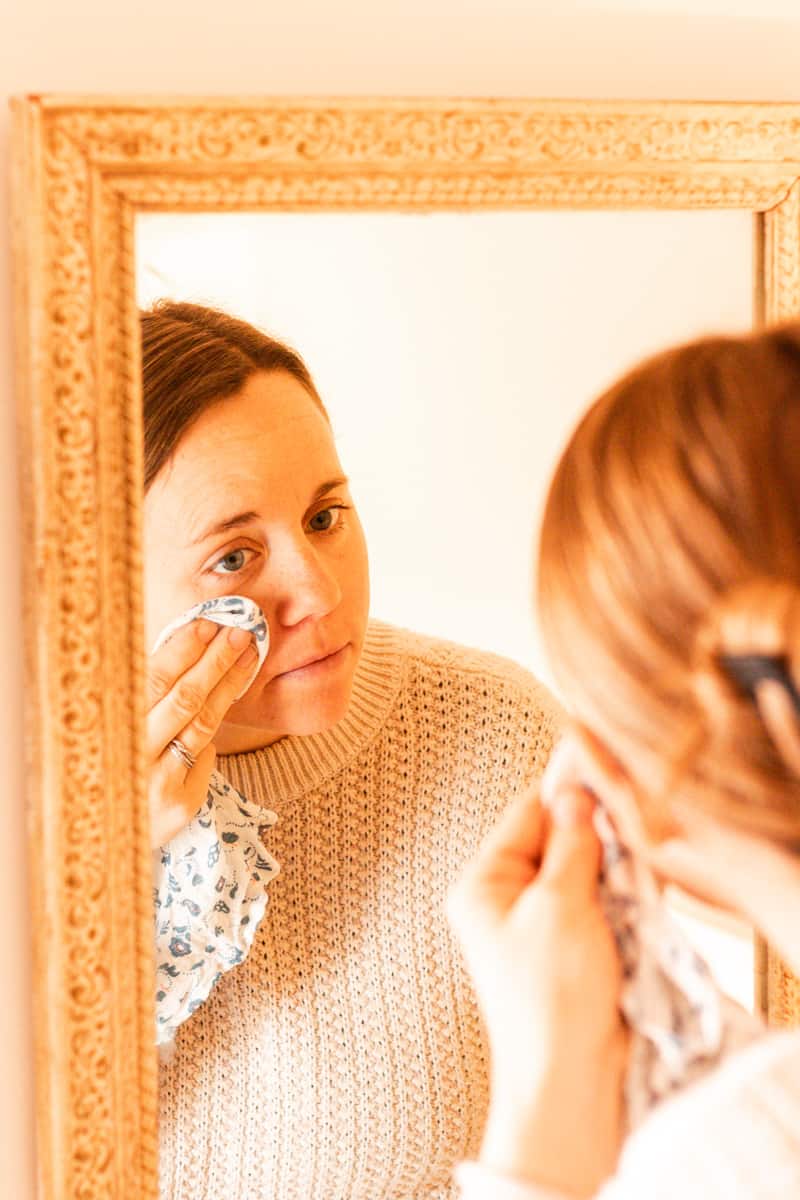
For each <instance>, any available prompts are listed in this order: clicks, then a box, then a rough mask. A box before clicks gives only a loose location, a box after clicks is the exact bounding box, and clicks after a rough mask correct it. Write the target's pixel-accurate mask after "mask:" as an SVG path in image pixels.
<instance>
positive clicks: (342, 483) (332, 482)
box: [310, 475, 350, 504]
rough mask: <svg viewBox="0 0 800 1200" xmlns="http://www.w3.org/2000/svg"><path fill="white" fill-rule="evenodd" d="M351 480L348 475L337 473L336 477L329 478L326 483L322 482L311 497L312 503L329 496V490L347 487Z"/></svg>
mask: <svg viewBox="0 0 800 1200" xmlns="http://www.w3.org/2000/svg"><path fill="white" fill-rule="evenodd" d="M349 482H350V480H349V479H348V478H347V476H346V475H337V476H336V478H335V479H329V480H328V481H327V482H326V483H321V484H320V485H319V487H318V488H317V490H316V491H315V492H314V495H313V496H312V497H311V500H310V504H316V502H317V500H321V499H322V497H323V496H327V494H328V492H332V491H334V490H335V489H336V488H340V487H347V485H348V484H349Z"/></svg>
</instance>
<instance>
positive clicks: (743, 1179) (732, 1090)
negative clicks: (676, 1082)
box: [456, 1031, 800, 1200]
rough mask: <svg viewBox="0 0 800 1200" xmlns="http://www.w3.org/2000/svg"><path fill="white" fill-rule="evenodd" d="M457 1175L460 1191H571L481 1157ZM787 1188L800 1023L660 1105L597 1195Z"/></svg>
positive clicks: (500, 1198) (794, 1141)
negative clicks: (535, 1182) (510, 1172)
mask: <svg viewBox="0 0 800 1200" xmlns="http://www.w3.org/2000/svg"><path fill="white" fill-rule="evenodd" d="M578 1152H579V1148H576V1153H578ZM456 1180H457V1182H458V1183H459V1185H460V1188H461V1190H460V1197H461V1200H567V1197H566V1195H562V1194H561V1193H558V1192H553V1191H552V1190H549V1189H547V1188H539V1187H536V1186H532V1185H528V1184H525V1183H523V1182H521V1181H518V1180H513V1179H509V1178H507V1177H504V1176H501V1175H498V1174H496V1173H495V1172H493V1171H488V1170H486V1169H485V1168H482V1167H480V1166H478V1165H477V1164H475V1163H464V1164H462V1165H461V1166H460V1167H459V1168H458V1169H457V1171H456ZM790 1197H791V1198H792V1200H794V1198H795V1197H800V1032H796V1031H792V1032H783V1031H781V1032H773V1033H770V1034H768V1035H767V1036H765V1037H764V1038H762V1039H761V1040H760V1041H758V1042H756V1043H754V1044H753V1045H751V1046H749V1047H748V1048H747V1049H745V1050H742V1051H740V1052H739V1053H738V1054H736V1055H734V1056H732V1057H731V1058H729V1059H728V1060H727V1061H726V1062H725V1063H724V1064H723V1065H722V1066H721V1067H719V1068H718V1069H717V1070H716V1071H714V1072H713V1073H712V1074H710V1075H708V1076H707V1077H706V1078H705V1079H704V1080H703V1081H702V1082H700V1083H697V1084H694V1085H693V1086H692V1087H690V1088H687V1090H686V1091H685V1092H683V1093H682V1094H680V1095H679V1096H676V1097H674V1098H673V1099H671V1100H667V1101H665V1102H664V1103H663V1104H662V1105H661V1106H659V1107H658V1108H657V1109H655V1111H654V1112H653V1113H652V1115H651V1116H650V1118H649V1119H648V1120H647V1121H645V1122H644V1124H643V1125H641V1126H640V1127H639V1129H638V1130H637V1131H636V1132H635V1133H634V1134H632V1135H631V1137H630V1138H629V1139H628V1141H627V1142H626V1143H625V1147H624V1149H623V1153H622V1156H621V1158H620V1161H619V1166H618V1169H617V1173H616V1174H615V1175H614V1177H613V1178H612V1179H610V1180H609V1181H608V1183H606V1185H605V1186H604V1187H603V1188H601V1190H600V1191H599V1192H598V1193H597V1197H596V1200H790Z"/></svg>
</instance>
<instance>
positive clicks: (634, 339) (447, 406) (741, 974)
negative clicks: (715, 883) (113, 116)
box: [136, 211, 753, 1007]
mask: <svg viewBox="0 0 800 1200" xmlns="http://www.w3.org/2000/svg"><path fill="white" fill-rule="evenodd" d="M751 222H752V218H751V216H750V214H749V213H746V212H714V211H709V212H703V211H696V212H664V211H660V212H641V211H637V212H631V213H623V212H588V211H587V212H569V213H565V212H495V213H492V212H480V213H431V214H417V213H415V214H410V213H409V214H403V213H397V212H392V213H390V214H382V213H280V212H276V213H222V214H193V215H186V214H180V215H178V214H170V213H149V214H144V215H140V216H139V217H138V218H137V228H136V237H137V241H136V248H137V288H138V299H139V302H140V304H141V305H142V306H147V305H149V304H150V303H152V302H153V301H154V300H156V299H158V298H160V297H169V298H172V299H180V300H190V301H194V302H198V303H204V304H211V305H214V306H216V307H219V308H222V309H224V310H226V311H228V312H230V313H232V314H234V315H236V316H240V317H243V318H245V319H246V320H248V321H250V322H252V323H253V324H255V325H257V326H259V327H260V328H262V329H264V330H266V331H267V332H269V333H271V334H274V335H276V336H277V337H279V338H282V339H284V340H286V341H288V342H289V343H290V344H291V345H293V346H294V347H295V348H296V349H297V350H299V352H300V353H301V355H302V356H303V358H304V359H305V361H306V363H307V364H308V366H309V368H310V370H311V373H312V375H313V376H314V378H315V381H316V383H317V386H318V389H319V391H320V394H321V395H322V398H323V400H324V402H325V404H326V406H327V408H328V411H329V413H330V416H331V419H332V422H333V426H334V430H335V433H336V437H337V442H338V446H339V452H340V457H341V459H342V462H343V464H344V467H345V470H346V471H347V472H348V474H349V475H350V478H351V481H352V488H353V493H354V497H355V500H356V503H357V504H358V506H359V509H360V513H361V517H362V520H363V523H364V526H365V530H366V534H367V541H368V545H369V551H370V561H371V574H372V595H373V601H372V612H373V615H375V616H377V617H379V618H381V619H383V620H386V621H389V622H392V623H394V624H398V625H401V626H405V627H410V628H414V629H417V630H419V631H422V632H426V633H432V634H435V635H438V636H441V637H445V638H448V639H451V640H453V641H457V642H462V643H465V644H467V645H473V646H478V647H481V648H483V649H488V650H492V651H495V652H497V653H500V654H504V655H507V656H510V657H512V658H514V659H516V660H518V661H519V662H521V663H523V664H524V665H525V666H527V667H529V668H530V669H532V670H533V671H534V673H536V674H538V675H539V676H540V677H542V678H544V680H545V681H548V675H547V667H546V663H544V661H543V659H542V655H541V652H540V649H539V647H538V644H537V640H536V635H535V627H534V623H533V622H532V619H531V613H530V591H531V586H530V564H531V558H532V554H531V544H532V531H533V529H534V527H535V525H536V523H537V520H538V516H539V513H540V510H541V506H542V503H543V500H544V495H545V491H546V487H547V483H548V480H549V477H550V474H551V472H552V469H553V467H554V465H555V461H556V459H557V456H558V453H559V449H560V447H561V445H562V444H563V442H564V440H565V438H566V437H567V435H568V433H569V431H570V429H571V427H572V426H573V425H574V423H575V422H576V420H577V419H578V417H579V416H580V414H581V413H582V411H583V410H584V408H585V407H586V405H587V404H588V403H589V401H590V400H591V399H592V398H594V397H595V396H596V395H597V394H598V392H599V391H600V390H601V389H602V388H603V387H604V386H605V385H606V384H608V383H609V382H611V381H612V380H613V379H614V378H615V377H616V375H617V374H618V373H619V372H621V371H622V370H623V369H625V368H626V367H628V366H629V365H631V364H632V363H633V362H634V361H635V360H636V359H637V358H638V357H640V356H642V355H644V354H646V353H648V352H651V351H654V350H657V349H660V348H662V347H663V346H665V345H667V344H668V343H670V342H674V341H677V340H680V339H684V338H688V337H691V336H694V335H697V334H700V333H703V332H709V331H714V330H720V329H745V328H747V327H748V326H749V325H751V323H752V308H753V299H752V297H753V279H752V275H753V268H752V257H753V256H752V249H751V246H752V225H751ZM676 911H677V912H678V915H679V918H680V919H681V920H682V921H683V922H684V923H685V924H686V925H687V927H688V928H689V930H690V932H691V933H692V934H693V936H695V937H696V939H697V941H698V944H699V946H700V948H701V949H702V951H703V952H704V953H705V954H706V956H707V957H708V958H709V959H710V961H711V965H712V968H713V969H714V970H715V972H716V973H717V975H718V978H719V980H720V982H721V984H722V986H723V987H724V988H725V989H726V990H728V991H729V992H731V993H732V994H733V995H734V996H735V997H736V998H737V999H738V1000H739V1001H740V1003H742V1004H744V1005H745V1006H747V1007H752V1002H753V1000H752V996H753V982H752V980H753V954H752V939H751V936H750V931H749V930H748V929H746V928H743V927H741V926H740V925H739V924H738V923H733V922H732V923H731V924H730V926H728V925H720V923H719V922H716V923H714V922H712V923H709V922H708V921H707V920H705V919H704V918H705V917H706V916H707V914H705V913H703V912H702V911H700V910H699V909H698V908H697V907H695V906H693V905H690V904H687V903H686V902H685V901H681V900H680V899H679V900H677V901H676Z"/></svg>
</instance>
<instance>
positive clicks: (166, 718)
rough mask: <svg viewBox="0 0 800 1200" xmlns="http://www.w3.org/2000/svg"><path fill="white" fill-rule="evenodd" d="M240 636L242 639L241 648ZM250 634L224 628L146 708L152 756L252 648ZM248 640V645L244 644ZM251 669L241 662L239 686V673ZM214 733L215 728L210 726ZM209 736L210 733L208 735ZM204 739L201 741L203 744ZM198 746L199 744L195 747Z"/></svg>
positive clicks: (240, 682)
mask: <svg viewBox="0 0 800 1200" xmlns="http://www.w3.org/2000/svg"><path fill="white" fill-rule="evenodd" d="M242 639H244V646H245V648H244V649H243V645H242ZM252 640H253V639H252V635H251V634H249V633H248V632H247V631H246V630H243V629H236V628H233V629H226V630H224V632H223V633H222V635H221V636H220V637H215V638H214V640H213V641H212V642H211V644H210V645H209V646H208V647H207V648H206V652H205V654H204V655H203V656H202V658H200V659H199V660H198V662H196V663H195V664H194V665H193V666H191V667H190V668H189V670H188V671H185V672H184V674H183V675H181V676H180V677H179V679H177V680H176V682H175V684H174V685H173V687H172V688H171V689H170V691H169V692H168V693H167V694H166V695H165V696H164V697H163V698H162V699H161V700H159V701H158V703H157V704H156V705H155V706H154V707H153V708H151V709H150V712H149V713H148V714H147V738H148V748H149V751H150V754H151V756H152V758H154V759H155V758H157V757H158V756H159V755H160V754H161V753H162V752H163V750H164V747H165V746H166V745H167V744H168V743H169V742H170V741H171V740H172V739H173V738H174V737H177V736H178V735H179V734H180V732H181V730H183V729H186V728H187V727H188V726H189V725H191V724H192V722H193V721H195V720H196V719H197V717H198V716H199V714H201V713H203V711H204V708H205V706H206V704H207V702H208V698H209V696H210V694H211V693H212V692H213V690H214V688H215V687H216V686H217V684H218V683H219V682H220V680H221V679H222V678H223V677H224V676H225V675H226V674H227V673H228V672H229V671H230V670H231V669H232V668H233V666H234V663H237V660H239V659H240V658H241V657H242V656H243V654H244V653H246V652H247V650H249V649H251V647H252ZM248 642H249V643H250V645H248V644H247V643H248ZM243 671H252V661H251V662H250V664H249V666H247V667H245V666H244V664H242V666H241V667H240V670H239V671H238V672H237V674H236V681H237V683H238V685H239V687H240V689H241V688H242V687H243V686H244V683H245V682H246V679H244V680H243V679H242V674H241V672H243ZM201 725H202V726H203V727H208V728H210V714H206V715H204V717H203V720H202V721H201ZM214 732H216V729H214ZM211 736H213V734H212V735H211ZM208 740H210V738H209V739H207V740H206V742H204V743H203V744H204V745H205V744H207V741H208ZM198 748H201V747H198Z"/></svg>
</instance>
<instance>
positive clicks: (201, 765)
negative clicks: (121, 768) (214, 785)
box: [150, 744, 217, 847]
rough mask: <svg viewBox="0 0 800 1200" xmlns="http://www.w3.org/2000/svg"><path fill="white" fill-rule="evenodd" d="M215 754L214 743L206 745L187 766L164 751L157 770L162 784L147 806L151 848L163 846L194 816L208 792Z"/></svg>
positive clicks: (168, 751) (170, 753) (169, 752)
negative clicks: (188, 766)
mask: <svg viewBox="0 0 800 1200" xmlns="http://www.w3.org/2000/svg"><path fill="white" fill-rule="evenodd" d="M216 757H217V755H216V750H215V748H214V746H213V744H211V745H208V746H206V748H205V750H203V751H201V752H200V754H199V755H198V756H197V761H196V763H195V764H194V766H193V767H191V768H187V766H186V764H185V763H183V762H181V760H180V759H179V758H177V757H176V756H175V755H174V754H172V752H171V751H170V750H169V749H167V750H166V751H165V752H164V755H163V756H162V760H161V761H160V762H159V763H158V770H159V773H160V774H161V775H162V777H163V781H164V784H165V787H163V788H159V789H158V793H157V799H155V800H153V801H152V802H151V806H150V837H151V845H152V846H153V847H157V846H164V845H166V843H167V842H168V841H170V839H171V838H173V837H174V836H175V834H176V833H179V832H180V830H181V829H183V828H184V827H185V826H186V825H188V824H189V822H190V821H191V820H193V818H194V817H196V816H197V813H198V812H199V811H200V808H201V807H202V805H203V801H204V800H205V798H206V795H207V793H208V781H209V777H210V775H211V772H212V770H213V769H214V763H215V762H216ZM170 785H172V786H170Z"/></svg>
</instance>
